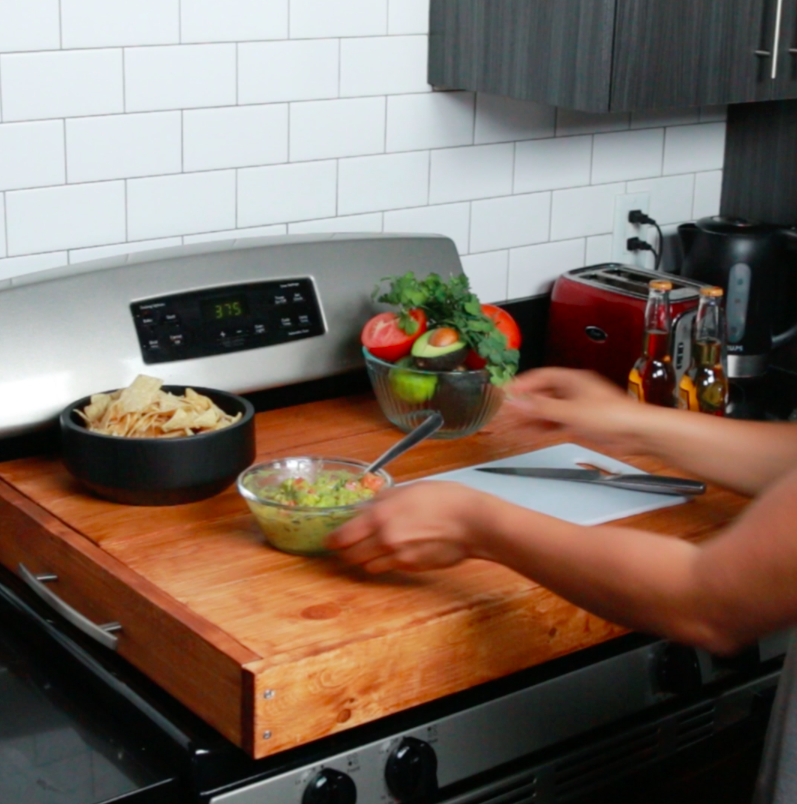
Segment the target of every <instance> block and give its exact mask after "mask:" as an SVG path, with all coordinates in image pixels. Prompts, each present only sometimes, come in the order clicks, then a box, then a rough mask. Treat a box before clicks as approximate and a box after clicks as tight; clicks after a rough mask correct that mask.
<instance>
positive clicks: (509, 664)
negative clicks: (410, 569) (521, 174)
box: [0, 396, 745, 758]
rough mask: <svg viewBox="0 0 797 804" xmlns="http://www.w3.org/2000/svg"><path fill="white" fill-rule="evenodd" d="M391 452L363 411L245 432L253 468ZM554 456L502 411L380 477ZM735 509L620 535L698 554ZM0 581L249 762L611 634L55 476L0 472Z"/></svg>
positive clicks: (210, 504)
mask: <svg viewBox="0 0 797 804" xmlns="http://www.w3.org/2000/svg"><path fill="white" fill-rule="evenodd" d="M399 436H400V433H398V431H397V430H395V429H394V428H392V427H391V426H390V425H389V424H388V423H387V422H386V421H385V420H384V418H383V417H382V415H381V413H380V412H379V409H378V407H377V405H376V403H375V401H374V400H373V399H372V398H371V397H370V396H364V397H358V398H352V399H338V400H331V401H326V402H318V403H312V404H308V405H301V406H296V407H292V408H286V409H283V410H277V411H271V412H268V413H261V414H258V417H257V444H258V456H257V457H258V460H263V459H267V458H270V457H277V456H287V455H325V456H345V457H350V458H359V459H363V460H370V459H372V458H374V457H376V456H377V455H378V454H380V453H381V452H382V451H383V450H384V449H386V448H387V447H388V446H390V445H391V444H392V443H394V442H395V441H396V440H397V438H398V437H399ZM556 440H557V439H556V438H555V437H552V436H550V435H547V436H544V437H540V436H538V435H535V434H534V433H529V432H527V431H524V430H523V429H522V428H521V427H519V424H518V421H517V420H516V419H515V418H513V414H512V413H511V412H510V411H502V412H501V413H500V414H499V415H498V416H497V417H496V419H495V420H494V421H493V422H492V423H490V425H488V426H487V427H486V428H484V429H483V430H482V431H480V432H479V433H476V434H475V435H473V436H471V437H468V438H464V439H458V440H452V441H442V440H433V441H427V442H425V443H423V444H421V445H419V446H418V447H417V448H416V449H415V450H413V451H411V452H409V453H407V454H405V455H404V456H402V457H401V458H399V459H398V460H397V461H395V462H394V463H393V464H391V466H390V471H391V473H392V474H393V475H394V476H395V477H396V479H397V480H398V481H400V482H401V481H406V480H412V479H416V478H419V477H423V476H427V475H432V474H437V473H440V472H444V471H447V470H451V469H456V468H459V467H462V466H468V465H472V464H476V463H484V462H487V461H491V460H495V459H497V458H502V457H508V456H511V455H517V454H520V453H523V452H528V451H529V450H531V449H535V448H538V447H543V446H548V445H551V444H553V443H556ZM585 445H586V446H590V445H589V444H585ZM601 451H603V452H606V450H605V449H602V450H601ZM613 457H615V458H618V459H620V460H626V461H628V462H629V463H632V464H634V465H635V466H638V467H639V468H640V469H644V470H646V471H666V470H667V467H665V466H663V465H662V464H660V463H657V462H656V461H653V460H651V459H638V458H631V457H629V456H624V455H621V454H613ZM670 472H671V470H670ZM744 504H745V501H744V500H743V499H742V498H741V497H738V496H736V495H734V494H732V493H730V492H728V491H726V490H722V489H719V488H714V487H710V488H709V492H708V493H707V494H706V495H705V496H704V497H702V498H698V499H696V500H695V501H693V502H690V503H688V504H685V505H681V506H677V507H675V508H669V509H666V510H663V511H655V512H652V513H647V514H642V515H639V516H636V517H632V518H630V519H628V520H626V521H627V522H629V523H633V524H634V525H635V526H638V527H644V528H648V529H651V530H655V531H657V532H660V533H670V534H673V535H678V536H680V537H682V538H689V539H694V540H697V539H702V538H706V537H707V536H710V535H711V534H712V533H714V532H715V531H716V530H717V529H719V528H720V527H722V526H723V525H724V524H725V523H727V522H728V521H729V520H730V519H731V518H732V517H734V516H735V515H736V514H738V513H739V511H741V510H742V508H743V506H744ZM0 562H2V563H3V564H4V565H6V566H7V567H8V568H9V569H11V570H12V571H15V572H16V571H18V565H19V564H20V563H24V564H25V565H26V566H28V568H29V569H30V570H31V571H33V572H35V573H41V572H54V573H55V574H57V575H58V576H59V580H58V581H57V582H56V584H55V585H54V589H55V590H56V591H58V593H59V595H60V596H61V597H62V598H63V599H64V600H65V601H66V602H67V603H69V604H70V605H72V606H75V607H76V608H77V609H78V610H80V611H81V612H83V613H84V614H85V615H86V616H88V617H89V618H90V619H91V620H93V621H95V622H108V621H119V622H120V623H121V624H122V631H121V632H120V633H119V653H120V654H121V655H122V656H124V657H125V658H126V659H128V660H129V661H130V662H131V663H132V664H134V665H135V666H137V667H138V668H139V669H141V670H142V671H143V672H145V673H146V674H147V675H149V676H150V677H151V678H152V679H153V680H154V681H156V682H157V683H158V684H160V685H161V686H162V687H164V688H165V689H166V690H168V691H169V692H170V693H171V694H172V695H174V696H175V697H176V698H178V699H179V700H181V701H182V702H183V703H184V704H186V705H187V706H188V707H190V708H191V709H192V710H193V711H195V712H196V713H197V714H198V715H200V716H201V717H203V718H204V719H205V720H207V721H208V722H209V723H210V724H211V725H213V726H214V727H215V728H217V729H218V730H219V731H220V732H221V733H222V734H224V735H225V736H226V737H227V738H228V739H230V740H231V741H232V742H234V743H236V744H237V745H239V746H241V747H242V748H243V749H244V750H246V751H247V752H248V753H249V754H250V755H251V756H253V757H258V758H259V757H263V756H266V755H269V754H273V753H276V752H279V751H282V750H285V749H288V748H291V747H294V746H296V745H301V744H304V743H307V742H309V741H311V740H315V739H318V738H320V737H323V736H326V735H329V734H333V733H335V732H338V731H341V730H343V729H347V728H351V727H352V726H356V725H360V724H362V723H366V722H369V721H372V720H375V719H377V718H381V717H384V716H386V715H389V714H393V713H396V712H399V711H402V710H404V709H407V708H408V707H411V706H416V705H418V704H422V703H426V702H428V701H431V700H434V699H436V698H439V697H441V696H444V695H448V694H451V693H454V692H458V691H461V690H464V689H467V688H470V687H472V686H474V685H476V684H479V683H482V682H486V681H490V680H493V679H496V678H500V677H502V676H505V675H508V674H510V673H513V672H516V671H518V670H522V669H525V668H527V667H531V666H533V665H537V664H540V663H542V662H546V661H549V660H551V659H554V658H556V657H559V656H563V655H565V654H568V653H571V652H573V651H576V650H580V649H582V648H586V647H589V646H591V645H595V644H597V643H599V642H603V641H605V640H608V639H612V638H615V637H617V636H619V635H621V634H623V633H625V630H624V629H622V628H620V627H619V626H616V625H614V624H611V623H608V622H605V621H603V620H601V619H600V618H598V617H594V616H593V615H591V614H588V613H587V612H585V611H582V610H580V609H578V608H576V607H575V606H572V605H571V604H569V603H567V602H566V601H564V600H563V599H561V598H559V597H558V596H556V595H554V594H552V593H551V592H550V591H548V590H547V589H544V588H542V587H540V586H539V585H537V584H535V583H533V582H531V581H529V580H527V579H526V578H523V577H522V576H519V575H517V574H516V573H514V572H511V571H510V570H508V569H506V568H504V567H501V566H498V565H495V564H491V563H489V562H484V561H468V562H465V563H464V564H462V565H460V566H458V567H455V568H453V569H449V570H445V571H439V572H430V573H424V574H421V575H402V574H398V573H394V574H389V575H385V576H380V577H371V576H367V575H366V574H365V573H362V572H359V571H356V570H353V569H350V568H348V567H346V566H344V565H343V564H342V563H341V562H339V561H338V559H337V558H335V557H334V556H333V557H325V558H301V557H296V556H289V555H285V554H283V553H279V552H277V551H274V550H272V549H270V548H268V547H267V546H266V545H265V544H264V542H263V539H262V537H261V535H260V532H259V530H258V528H257V525H256V523H255V521H254V519H253V518H252V517H251V515H250V514H249V512H248V509H247V508H246V505H245V504H244V502H243V500H242V499H241V498H240V497H239V496H238V494H237V492H236V490H235V488H230V489H228V490H227V491H225V492H223V493H222V494H219V495H217V496H216V497H213V498H211V499H209V500H204V501H201V502H197V503H192V504H189V505H182V506H174V507H166V508H142V507H128V506H122V505H117V504H114V503H110V502H105V501H103V500H100V499H97V498H94V497H91V496H89V495H88V494H86V493H85V492H84V491H83V490H82V488H81V487H80V486H79V485H78V484H77V483H76V482H75V481H74V480H73V479H72V478H71V477H70V476H69V475H68V474H67V473H66V471H65V469H64V468H63V466H62V464H61V462H60V460H59V459H58V458H57V457H36V458H29V459H24V460H19V461H11V462H7V463H4V464H0Z"/></svg>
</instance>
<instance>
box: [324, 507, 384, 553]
mask: <svg viewBox="0 0 797 804" xmlns="http://www.w3.org/2000/svg"><path fill="white" fill-rule="evenodd" d="M373 532H374V525H373V522H372V521H371V516H370V511H367V510H366V511H363V513H361V514H360V515H359V516H356V517H354V519H350V520H349V521H348V522H345V523H344V524H343V525H341V526H340V527H338V528H336V529H335V530H333V531H332V532H331V533H330V534H329V535H328V536H327V538H326V546H327V548H328V549H329V550H342V549H345V548H346V547H349V546H350V545H352V544H356V543H357V542H360V541H362V540H363V539H367V538H368V537H369V536H370V535H371V534H372V533H373Z"/></svg>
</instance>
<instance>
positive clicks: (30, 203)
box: [6, 181, 125, 257]
mask: <svg viewBox="0 0 797 804" xmlns="http://www.w3.org/2000/svg"><path fill="white" fill-rule="evenodd" d="M6 224H7V226H8V254H9V256H12V257H13V256H18V255H24V254H38V253H41V252H46V251H57V250H61V249H70V248H79V247H81V246H90V245H96V246H99V245H104V244H106V243H119V242H120V241H122V240H124V239H125V187H124V182H121V181H114V182H102V183H97V184H82V185H74V186H69V187H48V188H46V189H41V190H20V191H17V192H9V193H6Z"/></svg>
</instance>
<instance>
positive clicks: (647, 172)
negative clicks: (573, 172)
mask: <svg viewBox="0 0 797 804" xmlns="http://www.w3.org/2000/svg"><path fill="white" fill-rule="evenodd" d="M663 150H664V129H662V128H651V129H643V130H642V131H621V132H617V133H613V134H596V135H595V137H594V145H593V148H592V183H593V184H608V183H609V182H612V181H623V180H625V179H644V178H647V177H649V176H661V162H662V153H663Z"/></svg>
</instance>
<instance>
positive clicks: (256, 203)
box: [238, 160, 337, 227]
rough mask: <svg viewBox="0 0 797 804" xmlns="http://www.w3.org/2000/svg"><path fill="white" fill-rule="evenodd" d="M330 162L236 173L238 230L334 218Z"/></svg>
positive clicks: (333, 166) (333, 165) (334, 180)
mask: <svg viewBox="0 0 797 804" xmlns="http://www.w3.org/2000/svg"><path fill="white" fill-rule="evenodd" d="M336 183H337V164H336V162H335V161H334V160H330V161H325V162H308V163H306V164H295V165H277V166H275V167H260V168H243V169H241V170H239V171H238V226H239V227H245V226H259V225H262V224H269V223H287V222H290V221H301V220H311V219H313V218H329V217H332V216H333V215H335V214H336V210H335V191H336Z"/></svg>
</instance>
